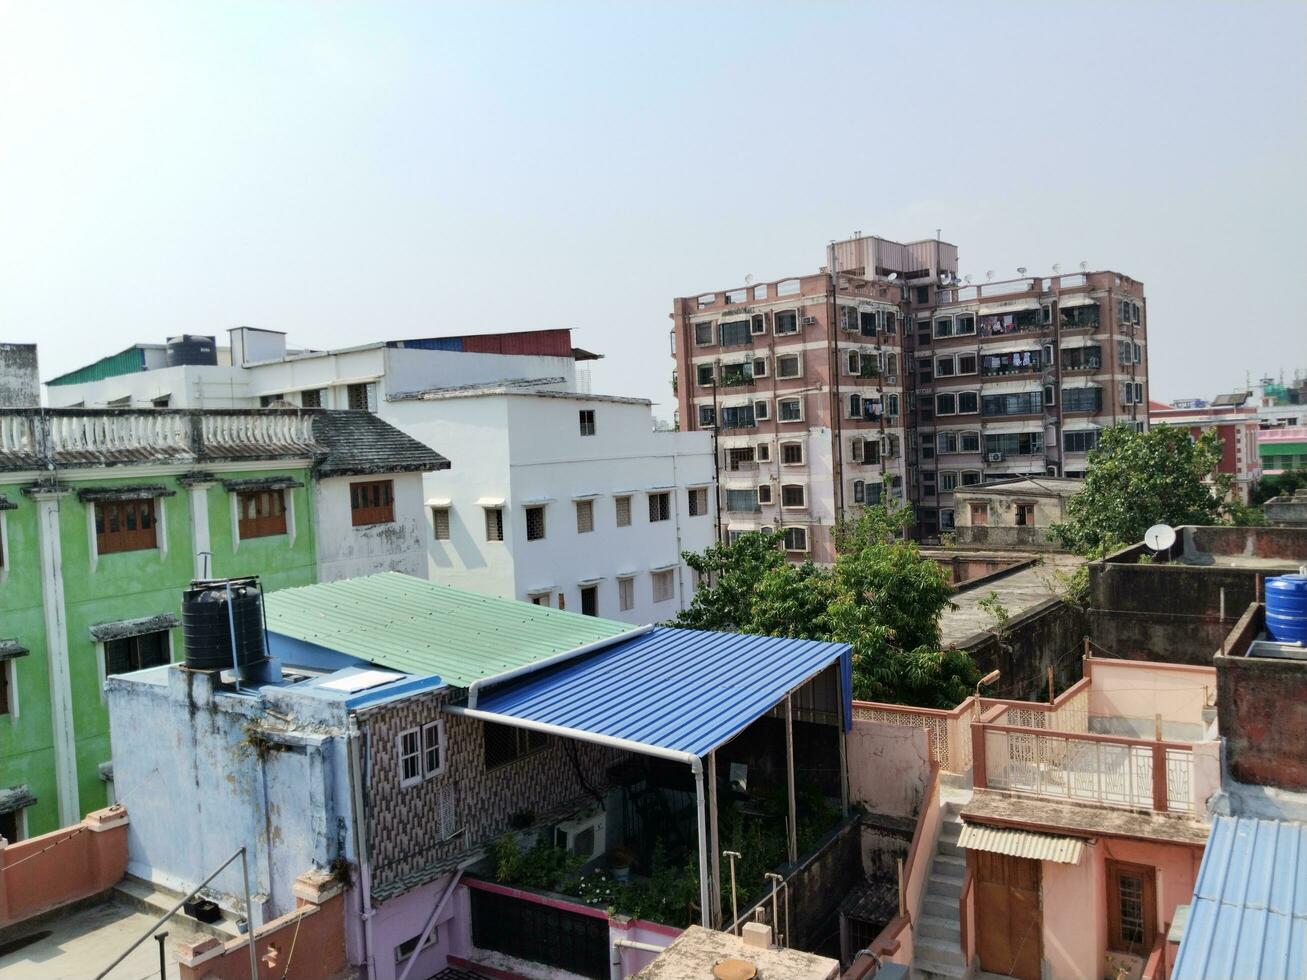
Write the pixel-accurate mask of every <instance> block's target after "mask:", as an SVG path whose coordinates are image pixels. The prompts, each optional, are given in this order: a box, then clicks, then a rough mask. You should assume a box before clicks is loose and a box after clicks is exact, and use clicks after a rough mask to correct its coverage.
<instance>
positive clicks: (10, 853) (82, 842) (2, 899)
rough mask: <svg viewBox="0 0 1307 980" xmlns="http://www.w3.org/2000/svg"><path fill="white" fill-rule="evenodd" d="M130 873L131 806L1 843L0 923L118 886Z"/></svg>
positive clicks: (29, 916) (17, 920)
mask: <svg viewBox="0 0 1307 980" xmlns="http://www.w3.org/2000/svg"><path fill="white" fill-rule="evenodd" d="M126 871H127V810H126V809H124V808H123V807H122V806H111V807H108V808H107V809H104V810H96V811H95V812H93V813H89V814H87V816H86V818H85V819H83V820H82V822H81V823H79V824H75V825H73V826H71V827H64V828H63V829H62V830H55V831H52V832H50V833H48V834H42V835H41V836H39V837H31V838H28V839H27V840H25V841H21V842H19V843H17V844H8V845H7V846H0V926H8V925H12V924H14V923H15V922H22V921H23V920H24V919H30V918H31V917H32V916H34V915H40V914H41V913H42V912H48V911H50V910H51V909H57V908H59V907H60V906H63V905H67V904H68V903H69V902H75V901H77V900H79V899H83V898H89V897H90V896H92V895H98V894H99V893H100V892H103V891H106V890H107V889H109V888H112V887H113V886H114V885H115V884H116V883H117V882H118V881H119V879H121V878H122V876H123V875H124V874H125V873H126Z"/></svg>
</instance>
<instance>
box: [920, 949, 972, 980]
mask: <svg viewBox="0 0 1307 980" xmlns="http://www.w3.org/2000/svg"><path fill="white" fill-rule="evenodd" d="M966 975H967V971H966V969H964V968H963V967H960V966H955V965H953V964H952V963H937V962H936V961H934V960H931V959H928V958H926V957H924V956H916V955H913V957H912V976H913V977H914V978H916V980H962V978H963V977H965V976H966Z"/></svg>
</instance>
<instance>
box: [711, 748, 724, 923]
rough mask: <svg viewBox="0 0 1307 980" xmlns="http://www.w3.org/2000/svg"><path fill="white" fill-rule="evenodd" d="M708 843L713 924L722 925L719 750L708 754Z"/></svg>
mask: <svg viewBox="0 0 1307 980" xmlns="http://www.w3.org/2000/svg"><path fill="white" fill-rule="evenodd" d="M708 842H709V847H710V849H711V853H712V923H713V927H714V928H718V927H720V926H721V923H722V864H721V856H720V855H719V854H718V853H717V848H718V847H719V846H720V842H719V841H718V839H717V750H716V749H713V750H712V751H711V752H709V753H708Z"/></svg>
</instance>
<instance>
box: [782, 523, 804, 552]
mask: <svg viewBox="0 0 1307 980" xmlns="http://www.w3.org/2000/svg"><path fill="white" fill-rule="evenodd" d="M783 541H784V542H785V550H786V551H807V550H808V529H807V528H806V527H787V528H786V529H785V535H784V537H783Z"/></svg>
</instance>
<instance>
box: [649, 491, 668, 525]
mask: <svg viewBox="0 0 1307 980" xmlns="http://www.w3.org/2000/svg"><path fill="white" fill-rule="evenodd" d="M671 519H672V495H671V494H670V493H651V494H649V521H650V523H653V522H654V521H670V520H671Z"/></svg>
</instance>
